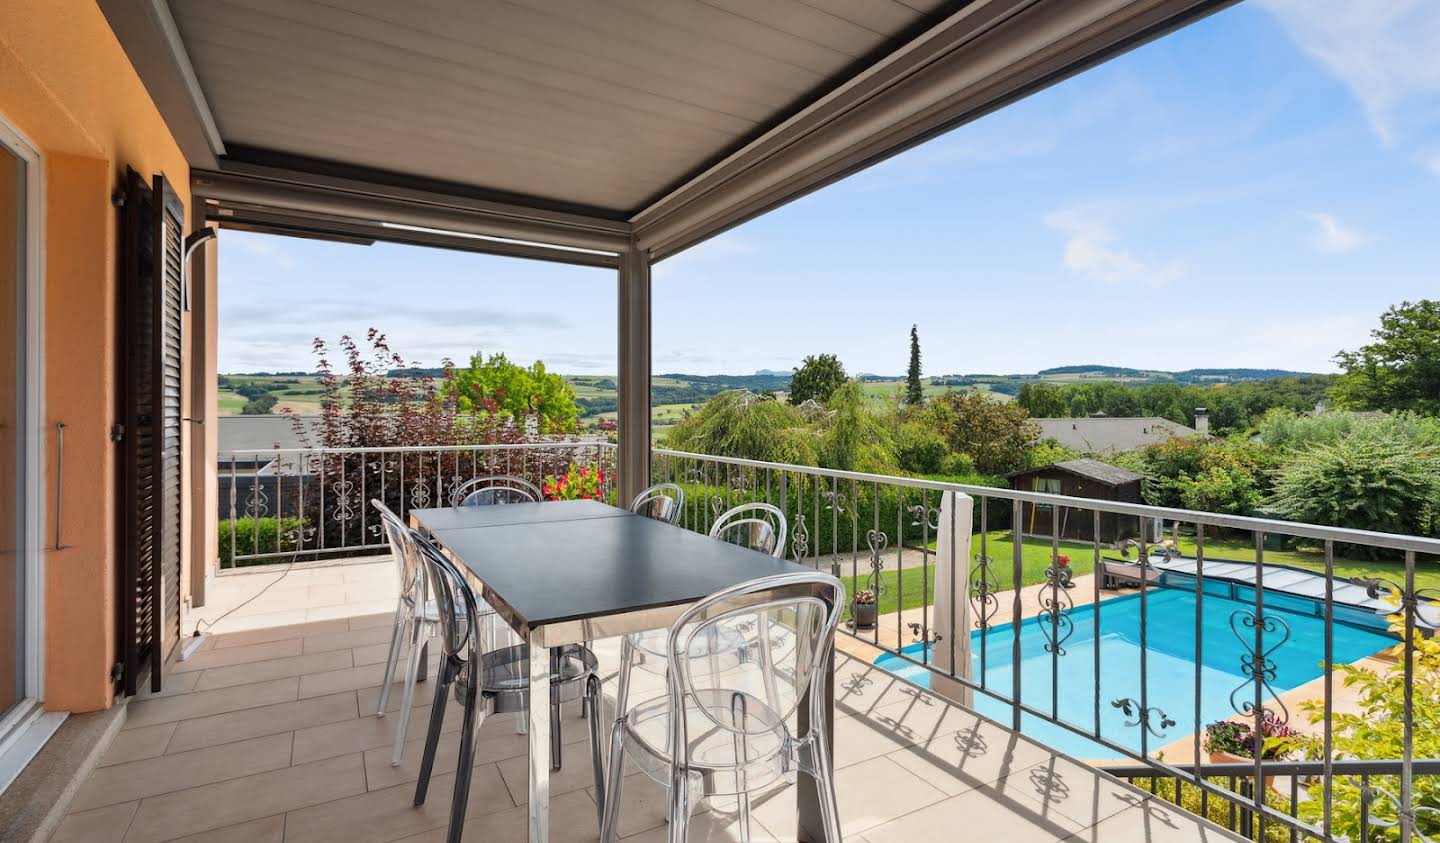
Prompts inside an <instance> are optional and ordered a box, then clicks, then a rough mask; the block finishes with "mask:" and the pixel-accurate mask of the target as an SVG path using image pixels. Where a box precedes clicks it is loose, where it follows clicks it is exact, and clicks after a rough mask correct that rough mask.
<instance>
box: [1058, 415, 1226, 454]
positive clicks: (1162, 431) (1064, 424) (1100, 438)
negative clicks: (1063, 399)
mask: <svg viewBox="0 0 1440 843" xmlns="http://www.w3.org/2000/svg"><path fill="white" fill-rule="evenodd" d="M1031 421H1033V422H1035V423H1036V424H1038V425H1039V426H1040V438H1041V439H1054V440H1055V441H1056V442H1059V443H1060V444H1061V445H1064V446H1065V447H1067V448H1070V449H1072V450H1075V451H1080V452H1082V453H1091V454H1105V453H1112V452H1114V451H1128V450H1130V449H1131V448H1138V447H1140V446H1141V445H1153V444H1155V443H1157V442H1164V441H1166V440H1169V439H1174V438H1175V437H1177V436H1193V435H1195V434H1196V433H1197V432H1198V431H1196V430H1195V428H1193V427H1189V426H1187V425H1183V424H1180V423H1178V422H1173V421H1170V420H1169V419H1162V418H1159V417H1158V416H1138V417H1128V416H1127V417H1119V416H1097V417H1092V418H1078V419H1031Z"/></svg>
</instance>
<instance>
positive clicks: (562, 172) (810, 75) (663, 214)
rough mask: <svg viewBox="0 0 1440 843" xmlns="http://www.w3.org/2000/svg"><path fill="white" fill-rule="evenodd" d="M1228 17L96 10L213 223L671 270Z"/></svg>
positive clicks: (775, 10) (807, 0)
mask: <svg viewBox="0 0 1440 843" xmlns="http://www.w3.org/2000/svg"><path fill="white" fill-rule="evenodd" d="M1230 2H1233V0H971V1H970V2H963V0H510V1H509V2H500V1H499V0H413V1H412V2H405V3H395V2H391V0H323V2H322V0H169V2H166V0H101V5H102V7H103V8H104V9H105V12H106V15H107V17H108V18H109V20H110V21H111V25H112V27H113V28H114V29H115V31H116V33H117V35H118V36H119V37H120V39H121V42H122V44H124V45H125V47H126V50H127V52H128V54H129V55H130V56H131V59H132V61H133V62H134V63H135V65H136V67H137V69H138V70H139V71H140V73H141V75H142V78H144V80H145V82H146V85H147V87H148V88H149V89H150V91H151V93H152V96H153V97H154V98H155V100H156V102H157V104H158V105H159V106H160V107H161V110H162V112H164V113H165V116H166V118H167V120H168V121H170V122H171V124H172V127H174V128H175V131H176V135H177V138H178V139H179V140H180V141H181V143H182V145H183V146H184V148H185V150H186V154H187V155H188V156H189V157H190V159H191V163H192V165H193V166H194V167H195V168H196V172H195V178H196V181H197V191H199V192H200V193H202V194H203V195H206V196H209V197H211V198H212V199H215V200H216V201H215V202H214V203H212V205H211V208H212V212H214V211H216V210H217V209H219V208H223V207H226V205H227V203H229V204H230V210H231V211H232V212H235V211H237V210H238V211H240V212H242V213H245V212H248V213H249V215H250V217H251V219H250V220H249V221H248V222H247V223H245V224H247V225H251V226H256V225H261V226H262V227H263V220H261V219H260V212H261V211H263V212H264V213H270V214H276V213H279V214H287V215H290V219H289V221H288V222H287V224H289V223H295V224H297V225H298V224H303V222H304V220H305V219H306V218H307V217H309V216H311V215H314V218H315V219H317V220H323V219H328V220H329V221H330V225H331V228H333V229H334V232H333V233H335V234H336V235H337V236H350V237H362V238H363V237H367V236H369V235H370V234H373V233H375V231H372V230H371V229H372V228H373V229H375V230H377V231H378V230H379V229H380V228H381V227H382V225H381V224H382V223H384V222H392V223H393V222H400V223H405V224H409V225H413V226H423V227H428V228H437V229H444V230H454V231H460V232H466V233H467V234H469V235H480V236H490V237H502V238H503V237H518V239H523V240H531V239H538V240H541V241H542V242H553V243H557V244H561V245H568V246H572V247H580V248H597V247H598V248H601V249H604V248H609V245H607V244H613V243H615V242H625V243H628V242H629V240H630V238H631V237H632V236H633V238H634V241H635V242H638V243H639V245H640V246H641V247H642V248H644V249H646V250H647V251H648V252H650V253H651V255H652V256H653V257H663V256H664V255H667V254H673V253H674V252H675V251H678V250H680V249H683V248H685V247H687V246H689V245H692V244H693V243H696V242H699V241H700V240H703V239H705V238H706V237H709V236H713V235H714V234H715V233H717V232H719V231H722V230H724V229H725V228H727V227H729V226H732V225H735V224H737V223H738V222H741V221H743V220H745V219H749V218H751V217H753V216H755V215H757V214H760V213H763V212H764V211H766V210H769V209H771V208H773V207H775V206H777V205H779V204H782V203H784V202H786V201H789V200H791V199H793V198H795V197H797V196H800V195H803V194H804V193H805V192H808V191H810V190H813V189H815V188H816V187H818V186H821V185H823V184H827V183H829V182H830V181H833V180H834V179H836V178H840V177H843V176H844V175H846V174H848V173H850V172H853V171H855V170H856V169H859V168H861V167H865V166H869V165H870V164H873V163H875V162H876V161H878V160H880V159H882V158H884V157H886V156H888V155H892V154H894V153H895V152H897V151H899V150H901V149H904V148H907V147H908V146H910V145H913V144H914V143H917V142H920V141H921V140H924V139H925V138H928V137H931V136H933V135H934V134H935V133H937V132H939V131H943V130H945V129H947V128H950V127H952V126H954V125H958V124H959V123H961V122H964V121H965V120H968V119H973V118H974V117H975V116H977V115H979V114H983V113H986V112H987V111H988V110H991V109H993V108H995V107H998V106H999V105H1002V104H1004V103H1006V102H1009V101H1010V100H1012V99H1014V98H1015V97H1017V96H1023V95H1024V94H1026V93H1029V92H1030V91H1033V90H1035V89H1037V88H1038V87H1041V86H1044V85H1046V84H1050V83H1051V82H1053V81H1055V80H1057V79H1060V78H1064V77H1065V76H1066V75H1068V74H1070V73H1074V72H1076V71H1077V70H1079V69H1082V68H1084V67H1087V66H1089V65H1090V64H1093V63H1095V62H1097V61H1100V60H1103V59H1104V58H1106V57H1108V56H1110V55H1113V54H1115V53H1116V52H1118V51H1121V50H1124V49H1128V48H1129V47H1131V46H1133V45H1135V44H1137V43H1141V42H1143V41H1144V40H1147V39H1149V38H1153V37H1156V36H1158V35H1160V34H1163V33H1164V32H1167V31H1169V30H1170V29H1173V28H1175V27H1177V26H1180V25H1183V24H1184V23H1188V22H1189V21H1191V20H1194V19H1196V18H1198V17H1200V16H1202V15H1204V14H1208V13H1209V12H1211V11H1214V10H1215V9H1217V8H1221V7H1223V6H1225V5H1228V4H1229V3H1230ZM206 185H209V187H206ZM217 185H218V186H217ZM337 185H340V187H337ZM287 186H293V187H295V189H296V190H297V191H300V192H301V193H305V195H304V196H300V197H299V198H296V199H295V201H294V202H288V200H287V199H286V188H287ZM227 191H228V192H227ZM317 191H319V192H320V193H325V194H327V196H325V197H320V200H317V195H316V192H317ZM337 191H338V192H337ZM261 193H264V194H265V199H264V201H263V202H260V203H259V204H256V202H255V201H253V200H256V199H257V197H259V194H261ZM241 194H245V196H246V197H248V199H249V200H252V201H249V202H247V201H245V199H243V198H237V197H239V196H240V195H241ZM327 197H328V199H327ZM328 200H335V201H333V202H331V201H328ZM367 202H373V203H374V207H373V208H371V209H369V210H366V209H364V208H363V206H364V205H365V203H367ZM396 202H402V203H412V207H410V208H409V211H415V212H416V213H413V214H408V216H407V213H403V211H405V209H400V210H401V211H402V213H401V216H407V219H394V218H391V217H389V216H387V214H391V213H393V212H395V211H396V210H397V208H396V207H395V203H396ZM387 203H389V204H388V206H387ZM387 208H388V209H387ZM430 211H440V212H441V213H439V216H440V217H443V218H445V219H446V220H447V221H446V222H445V224H429V223H426V222H424V221H423V219H419V218H423V217H424V216H425V215H426V213H428V212H430ZM421 212H424V213H421ZM355 226H359V227H360V230H356V229H355ZM342 229H344V230H342ZM572 229H573V230H572ZM537 230H538V231H539V232H540V234H541V235H543V236H541V237H530V236H525V235H524V232H530V233H531V234H534V233H536V231H537ZM517 232H518V233H517ZM382 234H383V232H382ZM572 234H573V236H571V235H572ZM552 235H553V236H552ZM430 236H432V237H433V236H437V235H434V234H433V233H432V234H431V235H430Z"/></svg>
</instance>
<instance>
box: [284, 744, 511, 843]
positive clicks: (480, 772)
mask: <svg viewBox="0 0 1440 843" xmlns="http://www.w3.org/2000/svg"><path fill="white" fill-rule="evenodd" d="M324 763H329V762H324ZM454 785H455V776H454V775H453V774H452V775H447V776H435V777H434V778H433V779H431V781H430V790H429V793H428V794H427V797H426V800H425V804H424V805H423V806H421V807H419V808H416V807H415V806H414V798H415V786H414V785H413V784H403V785H399V786H398V787H391V788H386V789H384V790H375V791H371V792H369V793H364V794H360V795H358V796H351V797H347V798H344V799H337V800H335V801H333V802H327V803H325V804H323V805H316V806H314V807H311V808H305V809H302V810H296V811H291V812H290V814H289V815H288V816H287V817H286V819H285V839H286V840H287V841H316V840H343V841H345V843H371V841H375V843H379V841H389V840H399V839H402V838H404V837H407V836H414V835H416V834H421V833H423V832H426V831H430V830H431V829H436V828H444V827H445V824H446V823H447V822H448V821H449V818H450V797H451V793H452V788H453V787H454ZM468 805H469V808H468V810H467V812H466V817H467V823H468V822H475V823H477V824H480V823H483V822H485V821H483V820H481V819H479V818H481V817H484V816H485V815H488V814H493V813H496V812H498V811H503V810H507V809H509V808H513V807H514V803H512V802H511V801H510V797H508V796H506V795H505V786H504V784H503V783H501V781H500V773H499V771H497V770H496V769H495V767H494V765H486V766H483V767H478V768H476V769H475V771H474V774H473V777H472V778H471V781H470V800H469V803H468ZM487 825H488V823H487Z"/></svg>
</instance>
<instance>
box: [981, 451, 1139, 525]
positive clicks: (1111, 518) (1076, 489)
mask: <svg viewBox="0 0 1440 843" xmlns="http://www.w3.org/2000/svg"><path fill="white" fill-rule="evenodd" d="M1144 479H1145V478H1144V475H1142V474H1137V473H1135V472H1133V471H1131V470H1130V469H1128V468H1121V467H1120V466H1118V465H1111V464H1109V463H1106V462H1101V461H1100V460H1092V459H1077V460H1065V461H1064V462H1057V463H1054V464H1053V465H1047V466H1044V467H1042V468H1032V469H1029V470H1026V471H1017V472H1015V473H1013V474H1011V475H1009V480H1010V488H1012V489H1016V490H1019V491H1026V492H1043V493H1046V494H1051V495H1068V496H1071V497H1077V498H1095V499H1097V500H1106V501H1120V502H1123V503H1141V502H1142V501H1141V499H1140V481H1142V480H1144ZM1057 517H1058V526H1059V534H1060V538H1063V539H1075V540H1078V541H1091V540H1092V539H1094V538H1095V518H1094V515H1093V514H1090V513H1087V512H1085V511H1083V510H1077V509H1072V508H1070V507H1061V508H1060V511H1059V513H1058V514H1057V513H1055V512H1054V511H1053V507H1052V506H1051V505H1049V504H1032V503H1022V505H1021V529H1022V530H1023V532H1024V533H1025V534H1026V535H1035V536H1046V537H1049V536H1050V535H1052V533H1053V532H1054V531H1055V526H1056V524H1057ZM1139 535H1140V519H1139V518H1138V517H1136V516H1132V515H1117V514H1115V513H1111V512H1102V513H1100V535H1099V540H1100V541H1101V542H1104V543H1106V544H1118V543H1120V542H1123V541H1124V540H1126V539H1129V538H1135V537H1137V536H1139Z"/></svg>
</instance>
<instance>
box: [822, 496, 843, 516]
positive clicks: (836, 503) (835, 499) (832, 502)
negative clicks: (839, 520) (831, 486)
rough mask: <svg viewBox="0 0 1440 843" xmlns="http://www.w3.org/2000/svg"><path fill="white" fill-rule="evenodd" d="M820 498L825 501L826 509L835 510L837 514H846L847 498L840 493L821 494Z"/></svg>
mask: <svg viewBox="0 0 1440 843" xmlns="http://www.w3.org/2000/svg"><path fill="white" fill-rule="evenodd" d="M820 497H822V498H824V499H825V508H826V509H833V510H835V511H836V512H837V513H839V514H841V515H844V514H845V496H844V495H843V494H841V493H840V492H833V491H832V492H821V493H820Z"/></svg>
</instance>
